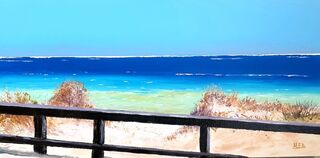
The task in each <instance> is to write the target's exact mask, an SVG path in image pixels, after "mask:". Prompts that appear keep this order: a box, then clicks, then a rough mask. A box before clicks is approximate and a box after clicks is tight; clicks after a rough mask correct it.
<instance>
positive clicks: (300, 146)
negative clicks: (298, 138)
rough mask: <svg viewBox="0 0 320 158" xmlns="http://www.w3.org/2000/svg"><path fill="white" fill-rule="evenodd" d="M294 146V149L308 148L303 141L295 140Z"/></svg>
mask: <svg viewBox="0 0 320 158" xmlns="http://www.w3.org/2000/svg"><path fill="white" fill-rule="evenodd" d="M292 148H293V149H303V148H306V146H305V145H304V144H303V143H300V142H294V143H293V146H292Z"/></svg>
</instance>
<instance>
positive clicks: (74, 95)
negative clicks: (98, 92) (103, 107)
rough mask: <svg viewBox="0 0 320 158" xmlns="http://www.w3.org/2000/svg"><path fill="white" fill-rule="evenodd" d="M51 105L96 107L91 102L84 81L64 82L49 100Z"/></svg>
mask: <svg viewBox="0 0 320 158" xmlns="http://www.w3.org/2000/svg"><path fill="white" fill-rule="evenodd" d="M49 105H55V106H65V107H80V108H94V106H93V105H92V104H90V102H89V99H88V96H87V89H86V88H85V87H84V85H83V83H81V82H77V81H68V82H63V83H62V84H61V86H60V87H59V89H57V90H56V92H55V94H54V96H53V97H52V98H51V99H50V100H49Z"/></svg>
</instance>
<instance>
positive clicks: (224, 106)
mask: <svg viewBox="0 0 320 158" xmlns="http://www.w3.org/2000/svg"><path fill="white" fill-rule="evenodd" d="M191 115H197V116H216V117H227V118H242V119H258V120H271V121H303V122H317V123H319V122H320V109H319V107H317V106H315V105H313V104H312V103H309V102H305V103H296V104H289V103H281V102H280V101H275V102H268V101H265V102H261V103H259V102H257V101H256V100H255V99H253V98H250V97H245V98H243V99H241V98H239V97H238V94H237V93H231V94H225V93H224V92H223V91H221V90H219V89H217V88H213V89H210V90H208V91H207V92H205V93H204V95H203V98H202V100H201V101H200V102H199V103H198V104H197V106H196V108H195V109H194V111H193V112H192V113H191Z"/></svg>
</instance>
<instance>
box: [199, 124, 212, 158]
mask: <svg viewBox="0 0 320 158" xmlns="http://www.w3.org/2000/svg"><path fill="white" fill-rule="evenodd" d="M199 145H200V151H201V152H204V153H210V127H207V126H200V140H199ZM200 158H207V156H201V157H200Z"/></svg>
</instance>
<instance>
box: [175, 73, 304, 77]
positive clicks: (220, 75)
mask: <svg viewBox="0 0 320 158" xmlns="http://www.w3.org/2000/svg"><path fill="white" fill-rule="evenodd" d="M176 76H216V77H223V76H226V77H309V76H308V75H301V74H214V73H176Z"/></svg>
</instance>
